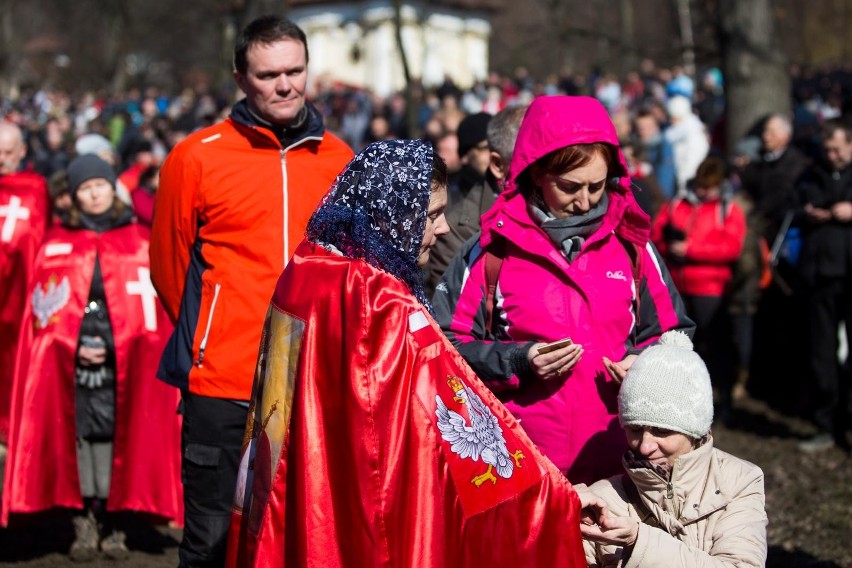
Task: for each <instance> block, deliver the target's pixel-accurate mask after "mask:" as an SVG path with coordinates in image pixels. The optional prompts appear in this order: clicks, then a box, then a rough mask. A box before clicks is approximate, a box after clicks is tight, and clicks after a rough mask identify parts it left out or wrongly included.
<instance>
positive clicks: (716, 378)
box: [683, 295, 737, 408]
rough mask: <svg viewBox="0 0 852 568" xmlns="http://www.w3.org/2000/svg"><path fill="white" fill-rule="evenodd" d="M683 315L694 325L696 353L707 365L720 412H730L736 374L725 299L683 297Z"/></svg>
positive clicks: (735, 359) (729, 315)
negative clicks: (726, 410)
mask: <svg viewBox="0 0 852 568" xmlns="http://www.w3.org/2000/svg"><path fill="white" fill-rule="evenodd" d="M683 302H684V305H685V306H686V313H687V314H689V317H690V318H692V321H694V322H695V328H696V329H695V351H696V353H698V354H699V355H701V358H702V359H704V362H705V363H706V364H707V370H708V371H709V372H710V380H711V381H712V382H713V386H714V387H716V392H717V394H718V397H719V406H720V408H730V406H731V389H732V388H733V386H734V382H735V379H736V372H737V354H736V347H735V345H734V337H733V325H732V322H731V314H730V311H729V310H728V300H727V298H726V297H724V296H687V295H685V296H683Z"/></svg>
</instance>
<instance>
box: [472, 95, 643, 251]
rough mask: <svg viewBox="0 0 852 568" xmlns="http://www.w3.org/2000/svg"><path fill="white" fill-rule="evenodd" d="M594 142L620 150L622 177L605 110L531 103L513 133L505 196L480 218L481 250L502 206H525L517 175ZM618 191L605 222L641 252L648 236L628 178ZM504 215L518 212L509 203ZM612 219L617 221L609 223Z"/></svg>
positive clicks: (582, 104)
mask: <svg viewBox="0 0 852 568" xmlns="http://www.w3.org/2000/svg"><path fill="white" fill-rule="evenodd" d="M595 142H605V143H607V144H612V145H613V146H615V147H616V148H619V149H618V159H619V161H620V162H621V165H622V166H623V169H624V171H625V172H626V171H627V163H626V161H625V159H624V155H623V154H622V153H621V149H620V147H619V143H618V135H617V134H616V132H615V127H614V126H613V124H612V120H610V118H609V114H608V113H607V111H606V109H605V108H604V106H603V105H602V104H601V103H600V102H599V101H598V100H597V99H594V98H592V97H567V96H549V97H539V98H537V99H535V100H534V101H533V102H532V104H531V105H530V107H529V109H527V112H526V114H525V115H524V120H523V122H522V123H521V127H520V129H519V131H518V138H517V140H516V142H515V152H514V155H513V157H512V164H511V166H510V167H509V179H508V180H507V182H506V187H505V190H504V191H503V193H501V194H500V197H499V198H498V199H497V202H496V203H495V204H494V206H493V207H492V208H491V209H490V210H489V211H488V212H486V213H485V214H484V215H483V216H482V245H483V247H484V246H487V245H488V243H489V242H490V241H491V239H492V234H491V229H493V227H494V225H495V224H496V219H497V218H498V217H499V216H501V215H502V214H503V213H504V212H505V208H506V206H507V205H509V204H510V202H513V201H516V200H521V201H523V200H524V198H523V196H521V195H520V193H519V192H518V188H517V185H516V180H517V178H518V176H519V175H520V174H521V172H523V171H524V170H525V169H527V167H529V166H530V165H531V164H533V163H534V162H535V161H536V160H538V159H539V158H542V157H544V156H546V155H547V154H549V153H550V152H553V151H554V150H558V149H559V148H564V147H565V146H572V145H574V144H591V143H595ZM617 187H618V189H617V190H616V191H617V194H616V195H611V200H610V205H609V208H608V210H607V217H608V218H609V219H610V220H611V221H612V222H613V225H615V230H616V232H617V233H618V234H619V236H621V237H623V238H624V239H626V240H628V241H631V242H634V243H636V244H637V245H640V246H644V245H645V243H647V242H648V238H649V236H650V227H651V222H650V218H649V217H648V215H647V214H646V213H645V212H644V211H642V209H641V208H640V207H639V204H638V203H636V199H635V198H634V197H633V191H632V190H631V189H630V178H629V177H628V176H627V175H625V176H624V177H622V178H621V182H620V183H619V185H618V186H617ZM509 209H510V210H515V211H518V209H519V204H518V203H512V204H511V205H509ZM613 215H617V216H618V217H619V218H618V219H612V217H613Z"/></svg>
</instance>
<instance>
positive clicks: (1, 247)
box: [0, 172, 50, 444]
mask: <svg viewBox="0 0 852 568" xmlns="http://www.w3.org/2000/svg"><path fill="white" fill-rule="evenodd" d="M0 211H3V214H0V443H3V444H5V443H6V442H7V438H8V435H9V410H10V405H9V400H10V399H11V397H12V379H13V377H14V374H15V352H16V349H17V345H18V335H19V331H20V329H21V316H22V315H23V313H24V304H26V296H27V289H28V288H27V287H28V286H29V280H30V276H31V273H32V269H33V261H34V260H35V256H36V252H38V247H39V245H41V241H42V239H44V233H45V231H46V230H47V225H48V221H49V219H50V205H49V201H48V197H47V182H45V180H44V178H43V177H41V176H40V175H38V174H36V173H33V172H19V173H15V174H9V175H5V176H0Z"/></svg>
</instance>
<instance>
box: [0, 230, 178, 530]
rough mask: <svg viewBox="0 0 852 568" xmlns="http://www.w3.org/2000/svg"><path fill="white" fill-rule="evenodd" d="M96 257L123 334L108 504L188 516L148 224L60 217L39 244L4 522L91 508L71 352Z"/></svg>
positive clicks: (117, 333) (115, 324) (115, 328)
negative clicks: (98, 229)
mask: <svg viewBox="0 0 852 568" xmlns="http://www.w3.org/2000/svg"><path fill="white" fill-rule="evenodd" d="M96 257H97V258H98V260H99V262H100V266H101V272H102V274H103V283H104V294H105V296H106V302H107V309H108V312H109V317H110V322H111V326H112V332H113V336H114V339H115V361H116V398H115V405H116V408H115V434H114V443H115V446H114V451H113V468H112V480H111V484H110V490H109V497H108V500H107V508H108V510H112V511H115V510H133V511H141V512H146V513H151V514H154V515H158V516H160V517H165V518H168V519H173V520H176V521H178V522H182V520H183V497H182V489H181V484H180V421H179V417H178V415H177V413H176V410H177V404H178V399H179V392H178V391H177V390H176V389H174V388H172V387H169V386H168V385H166V384H164V383H163V382H162V381H159V380H157V379H156V377H155V373H156V370H157V365H158V362H159V360H160V354H161V352H162V350H163V346H164V345H165V342H166V340H167V338H168V337H169V334H170V333H171V329H172V328H171V324H170V323H169V319H168V317H167V315H166V312H165V310H163V308H162V305H161V304H160V301H159V300H158V299H157V297H156V293H155V291H154V288H153V286H152V285H151V280H150V276H149V274H150V272H149V266H150V265H149V261H148V230H147V229H146V228H144V227H141V226H140V225H137V224H136V223H131V224H129V225H125V226H122V227H118V228H115V229H111V230H108V231H105V232H103V233H100V234H98V233H95V232H93V231H89V230H85V229H77V230H72V229H67V228H64V227H56V228H52V229H51V230H50V231H49V232H48V234H47V236H46V238H45V241H44V243H43V245H42V247H41V248H40V250H39V252H38V255H37V257H36V261H35V268H34V271H33V277H32V280H31V285H30V286H29V292H28V294H27V298H26V299H27V302H26V308H25V314H24V326H23V329H22V332H21V342H20V345H19V349H18V356H17V361H16V368H15V380H14V385H13V390H12V413H11V421H10V433H9V454H8V456H7V459H6V479H5V486H4V488H3V508H2V515H0V524H6V522H7V521H8V517H9V514H10V513H12V514H15V513H31V512H35V511H41V510H45V509H49V508H52V507H72V508H79V507H82V497H81V495H80V481H79V477H78V474H77V453H76V431H75V430H76V423H75V407H74V401H75V378H74V361H75V357H76V349H77V342H78V336H79V331H80V325H81V322H82V319H83V313H84V309H85V306H86V303H87V301H88V296H89V289H90V287H91V283H92V277H93V273H94V268H95V258H96Z"/></svg>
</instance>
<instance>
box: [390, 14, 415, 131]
mask: <svg viewBox="0 0 852 568" xmlns="http://www.w3.org/2000/svg"><path fill="white" fill-rule="evenodd" d="M393 8H394V35H395V36H396V47H397V49H398V50H399V58H400V61H402V74H403V76H404V77H405V125H406V129H407V130H408V136H409V137H412V138H413V137H414V136H415V133H416V132H417V107H416V101H415V98H414V85H412V83H411V70H410V68H409V67H408V56H407V55H406V53H405V45H404V44H403V41H402V0H394V2H393Z"/></svg>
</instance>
